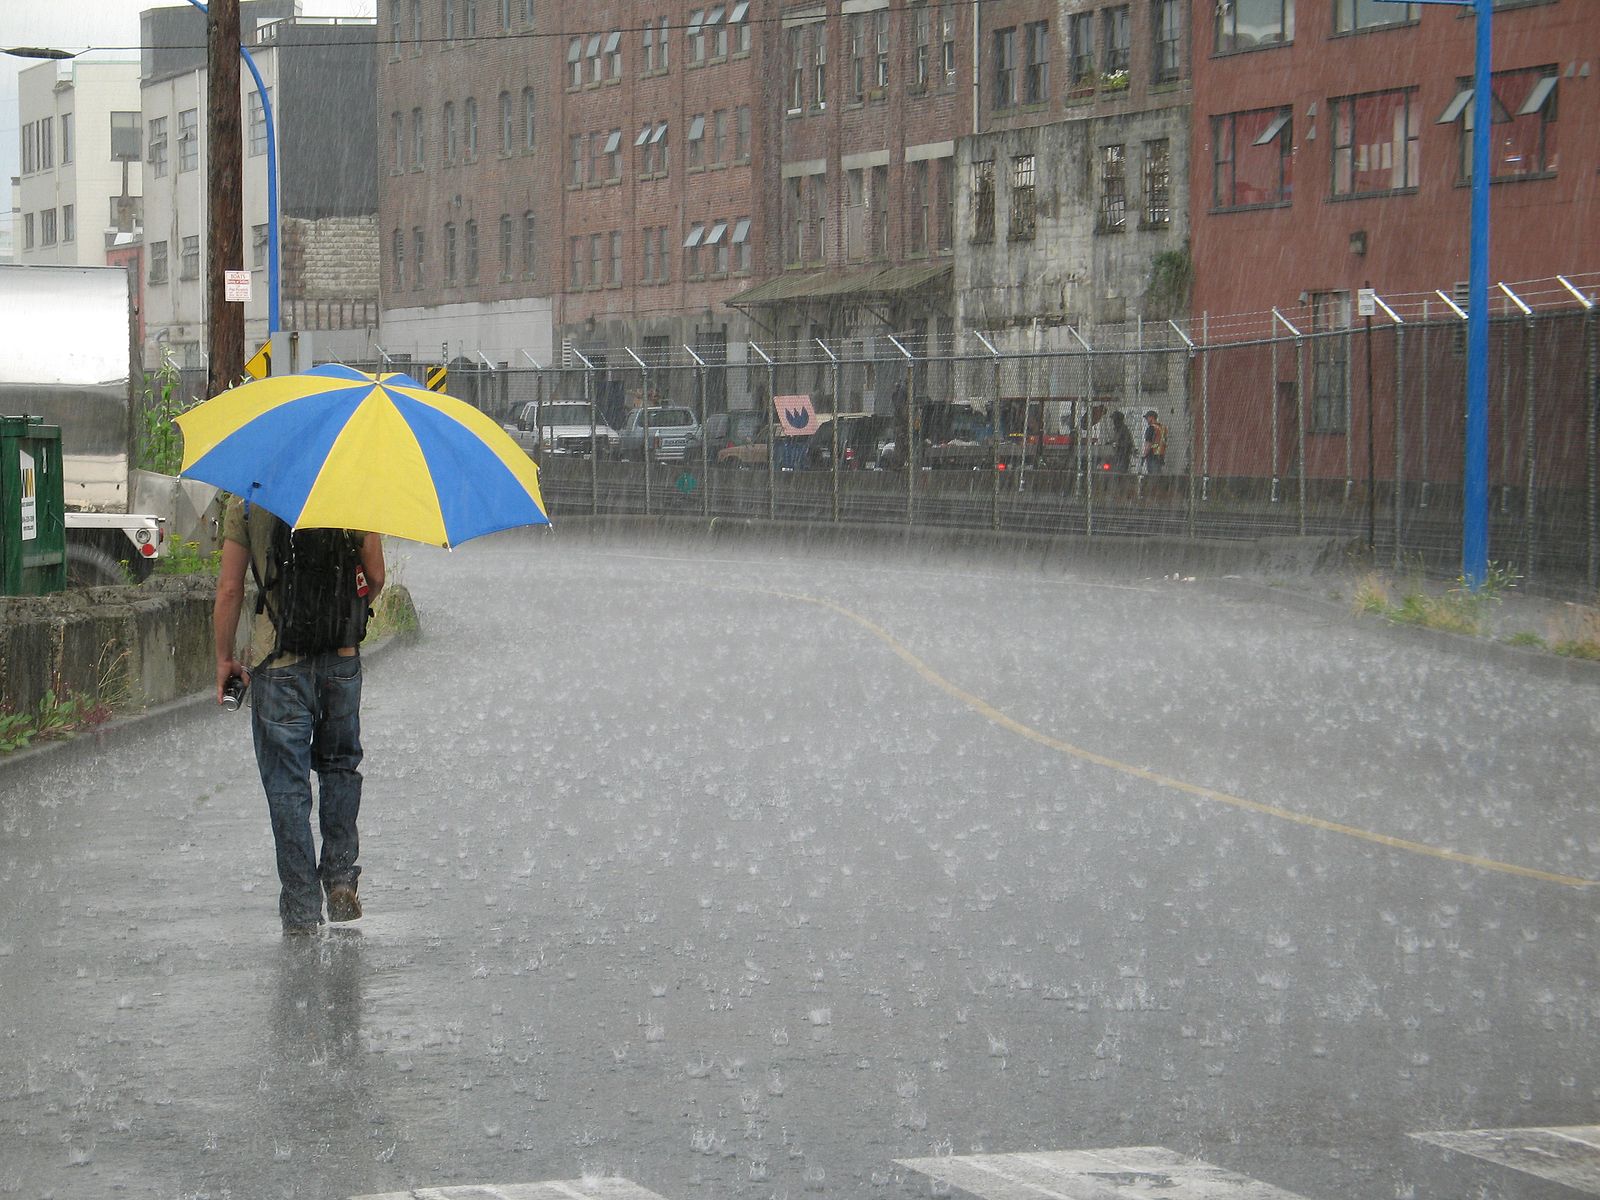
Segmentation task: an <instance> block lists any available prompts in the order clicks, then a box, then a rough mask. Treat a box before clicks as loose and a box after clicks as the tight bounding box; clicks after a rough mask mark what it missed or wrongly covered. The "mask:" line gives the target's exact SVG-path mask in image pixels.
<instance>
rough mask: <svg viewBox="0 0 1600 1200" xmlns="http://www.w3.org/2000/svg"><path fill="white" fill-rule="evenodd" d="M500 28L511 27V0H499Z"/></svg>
mask: <svg viewBox="0 0 1600 1200" xmlns="http://www.w3.org/2000/svg"><path fill="white" fill-rule="evenodd" d="M500 28H501V29H510V28H511V0H500Z"/></svg>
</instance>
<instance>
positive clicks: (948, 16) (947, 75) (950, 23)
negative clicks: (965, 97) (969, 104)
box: [939, 3, 956, 87]
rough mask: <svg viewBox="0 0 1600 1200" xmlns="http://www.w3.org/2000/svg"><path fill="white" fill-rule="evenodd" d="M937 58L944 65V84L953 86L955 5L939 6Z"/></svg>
mask: <svg viewBox="0 0 1600 1200" xmlns="http://www.w3.org/2000/svg"><path fill="white" fill-rule="evenodd" d="M939 58H940V61H941V63H942V64H943V66H944V85H945V87H954V86H955V82H956V6H955V5H954V4H952V3H945V4H941V5H940V6H939Z"/></svg>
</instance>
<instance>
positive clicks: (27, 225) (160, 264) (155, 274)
mask: <svg viewBox="0 0 1600 1200" xmlns="http://www.w3.org/2000/svg"><path fill="white" fill-rule="evenodd" d="M23 229H24V232H25V233H26V234H27V237H26V239H25V241H26V245H27V246H28V247H31V246H32V245H33V215H32V214H31V213H30V214H29V215H28V217H27V219H26V220H25V221H24V223H23ZM166 281H167V244H166V243H165V242H151V243H150V282H151V283H165V282H166Z"/></svg>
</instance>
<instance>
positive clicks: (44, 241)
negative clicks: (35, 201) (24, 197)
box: [39, 208, 56, 246]
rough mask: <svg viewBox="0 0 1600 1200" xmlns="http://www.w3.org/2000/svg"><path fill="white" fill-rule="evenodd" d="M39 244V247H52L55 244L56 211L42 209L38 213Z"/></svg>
mask: <svg viewBox="0 0 1600 1200" xmlns="http://www.w3.org/2000/svg"><path fill="white" fill-rule="evenodd" d="M39 244H40V245H41V246H54V245H55V244H56V210H55V209H53V208H46V209H43V210H42V211H41V212H40V213H39Z"/></svg>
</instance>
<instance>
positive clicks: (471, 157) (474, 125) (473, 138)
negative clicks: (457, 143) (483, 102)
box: [466, 96, 478, 162]
mask: <svg viewBox="0 0 1600 1200" xmlns="http://www.w3.org/2000/svg"><path fill="white" fill-rule="evenodd" d="M466 127H467V130H466V132H467V161H468V162H477V161H478V102H477V101H476V100H474V99H473V98H472V97H471V96H468V97H467V116H466Z"/></svg>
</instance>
